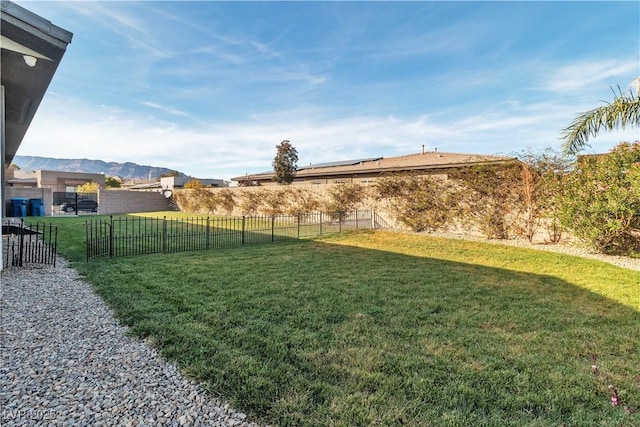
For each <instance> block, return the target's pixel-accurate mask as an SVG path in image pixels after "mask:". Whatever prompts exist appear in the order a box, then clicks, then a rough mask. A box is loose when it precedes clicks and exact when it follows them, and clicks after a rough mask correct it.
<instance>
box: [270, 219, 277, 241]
mask: <svg viewBox="0 0 640 427" xmlns="http://www.w3.org/2000/svg"><path fill="white" fill-rule="evenodd" d="M275 237H276V216H275V215H271V241H272V242H273V241H274V240H275Z"/></svg>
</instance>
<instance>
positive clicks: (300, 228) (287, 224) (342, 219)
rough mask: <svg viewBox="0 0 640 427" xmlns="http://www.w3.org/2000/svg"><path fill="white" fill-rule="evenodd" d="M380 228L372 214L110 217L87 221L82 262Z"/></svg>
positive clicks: (320, 213) (381, 223)
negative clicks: (185, 217) (184, 217)
mask: <svg viewBox="0 0 640 427" xmlns="http://www.w3.org/2000/svg"><path fill="white" fill-rule="evenodd" d="M385 225H386V223H384V221H383V220H382V219H381V218H380V217H379V216H378V215H377V214H376V213H375V212H374V211H371V210H359V211H351V212H338V213H326V212H314V213H305V214H299V215H274V216H242V217H214V218H188V219H174V218H169V219H168V218H166V217H163V218H147V217H137V218H136V217H118V218H114V217H113V216H112V217H110V218H109V219H96V220H89V221H87V222H86V248H87V260H90V259H92V258H98V257H117V256H129V255H142V254H152V253H171V252H183V251H194V250H204V249H216V248H224V247H231V246H240V245H248V244H258V243H267V242H276V241H283V240H288V239H299V238H304V237H315V236H319V235H322V234H328V233H340V232H342V231H347V230H358V229H372V228H384V227H385Z"/></svg>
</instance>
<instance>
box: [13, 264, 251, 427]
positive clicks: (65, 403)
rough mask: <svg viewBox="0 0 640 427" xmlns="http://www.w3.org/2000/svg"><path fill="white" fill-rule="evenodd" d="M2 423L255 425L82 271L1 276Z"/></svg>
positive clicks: (35, 270) (39, 270) (64, 268)
mask: <svg viewBox="0 0 640 427" xmlns="http://www.w3.org/2000/svg"><path fill="white" fill-rule="evenodd" d="M0 290H1V292H2V294H1V301H0V308H1V311H2V313H1V314H2V324H1V325H0V326H1V327H0V409H1V411H2V412H1V413H0V425H2V426H40V425H42V426H101V425H102V426H114V425H118V426H158V425H167V426H181V425H188V426H199V425H203V426H204V425H207V426H255V424H253V423H250V422H248V420H247V419H246V416H245V415H244V414H242V413H239V412H235V411H233V410H232V409H230V408H229V406H228V405H224V404H223V403H220V402H216V401H214V400H212V399H211V398H209V397H208V396H207V395H206V393H205V392H204V390H202V389H201V388H200V387H199V386H198V385H196V384H194V383H193V382H190V381H188V380H186V379H185V378H184V377H183V376H182V375H181V374H180V372H179V371H178V369H177V368H176V367H175V366H174V365H172V364H169V363H165V362H164V361H163V360H161V358H160V357H159V356H158V354H157V353H156V352H155V351H154V350H153V349H152V348H150V347H149V346H147V345H146V344H144V343H143V342H141V341H139V340H136V339H134V338H132V337H129V336H127V335H125V334H126V328H123V327H122V326H120V325H119V323H118V322H117V321H116V320H115V319H114V317H113V315H112V313H111V311H110V310H109V309H108V308H107V306H106V304H105V303H104V302H103V301H102V299H100V298H99V297H98V296H97V295H96V294H95V293H94V292H93V290H92V288H91V286H90V285H88V284H87V283H85V282H83V281H82V280H81V279H80V278H79V276H78V274H77V273H76V272H75V270H73V269H70V268H68V267H67V263H66V262H65V261H64V260H62V259H60V258H59V259H58V265H57V266H56V267H55V268H53V267H51V266H46V267H39V268H37V267H36V268H11V269H8V270H4V271H3V272H2V276H1V286H0Z"/></svg>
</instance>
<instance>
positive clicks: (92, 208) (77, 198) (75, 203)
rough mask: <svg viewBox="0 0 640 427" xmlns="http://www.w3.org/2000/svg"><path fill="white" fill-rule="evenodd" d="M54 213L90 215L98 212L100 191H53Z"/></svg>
mask: <svg viewBox="0 0 640 427" xmlns="http://www.w3.org/2000/svg"><path fill="white" fill-rule="evenodd" d="M52 213H53V214H54V215H65V214H66V215H90V214H94V215H95V214H97V213H98V193H65V192H58V191H54V192H53V207H52Z"/></svg>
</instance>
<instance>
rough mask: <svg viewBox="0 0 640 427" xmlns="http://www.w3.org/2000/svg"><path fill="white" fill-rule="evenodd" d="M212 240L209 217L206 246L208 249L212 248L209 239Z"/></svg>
mask: <svg viewBox="0 0 640 427" xmlns="http://www.w3.org/2000/svg"><path fill="white" fill-rule="evenodd" d="M210 238H211V230H210V229H209V217H207V242H206V244H205V247H206V248H207V249H209V246H210V244H209V239H210Z"/></svg>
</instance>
